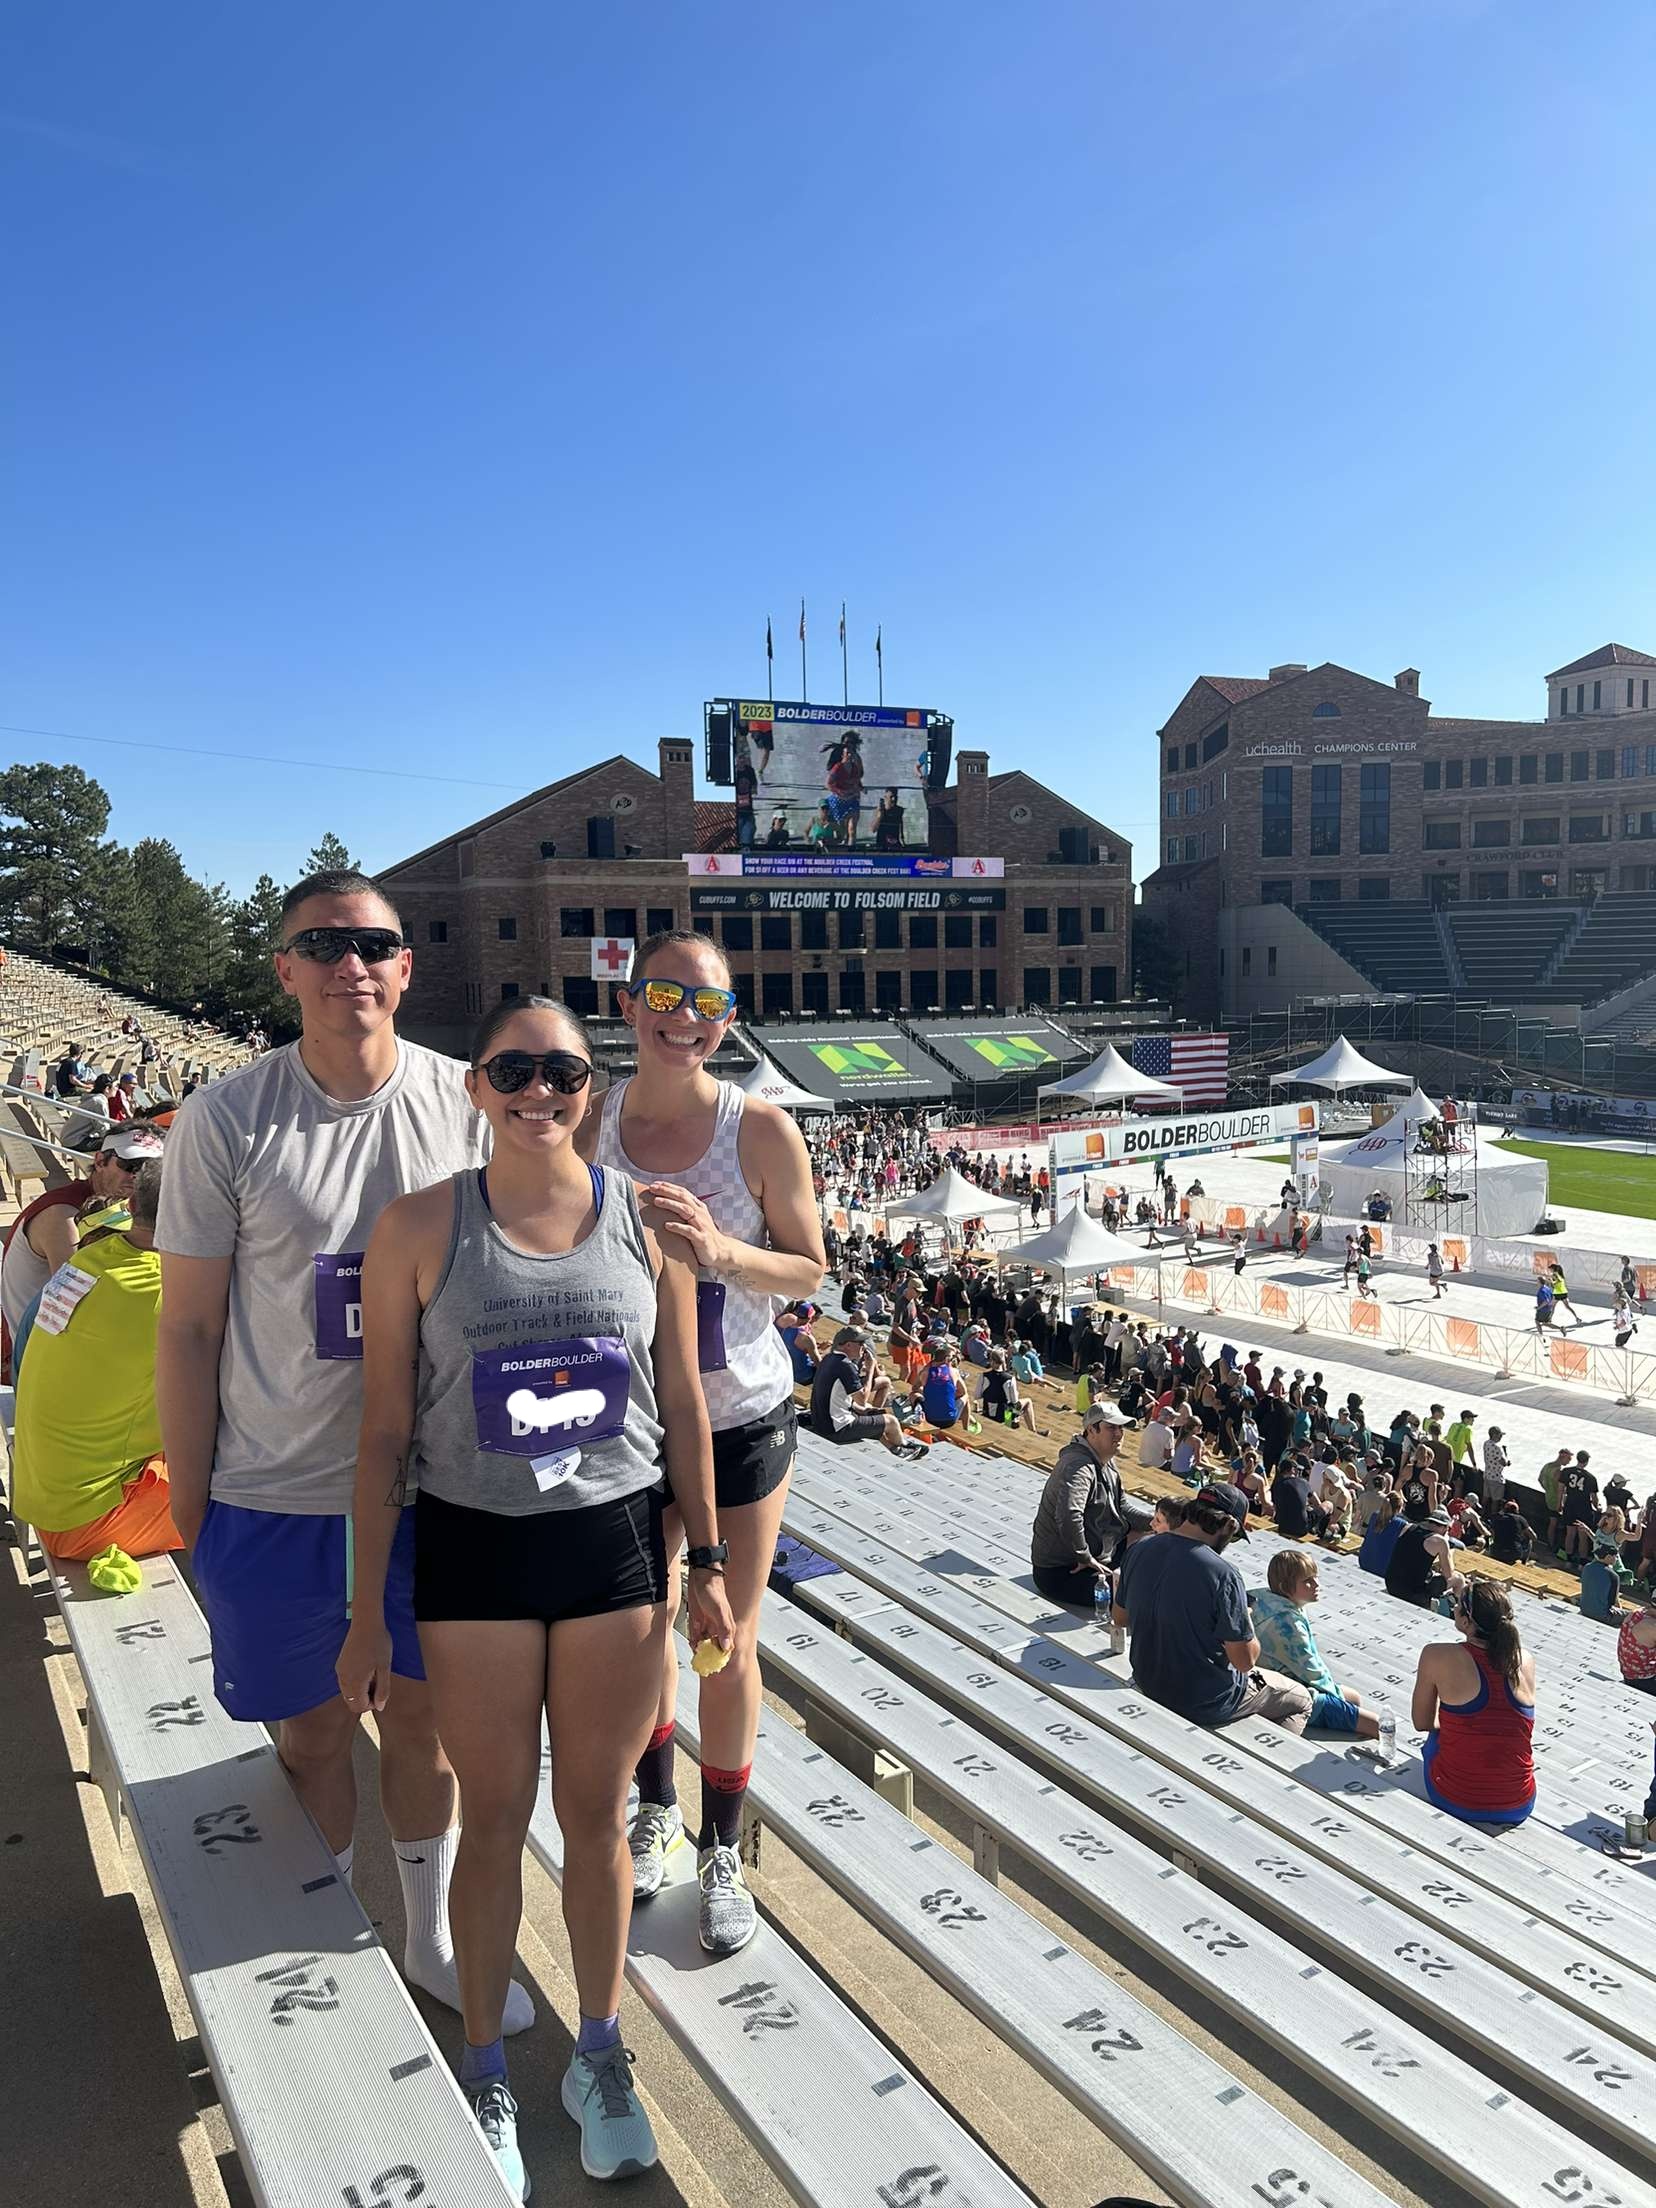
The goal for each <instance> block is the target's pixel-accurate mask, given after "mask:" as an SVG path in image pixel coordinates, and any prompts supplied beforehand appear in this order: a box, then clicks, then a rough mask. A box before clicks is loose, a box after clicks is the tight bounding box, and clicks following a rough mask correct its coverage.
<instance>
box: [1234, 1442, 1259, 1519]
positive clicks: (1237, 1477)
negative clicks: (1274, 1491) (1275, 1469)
mask: <svg viewBox="0 0 1656 2208" xmlns="http://www.w3.org/2000/svg"><path fill="white" fill-rule="evenodd" d="M1230 1470H1231V1478H1232V1480H1233V1481H1234V1482H1235V1484H1236V1485H1237V1487H1239V1488H1240V1489H1241V1491H1242V1493H1243V1495H1244V1496H1245V1497H1246V1498H1247V1504H1248V1508H1249V1509H1250V1510H1254V1511H1259V1512H1261V1513H1263V1512H1264V1511H1265V1509H1266V1508H1267V1507H1268V1506H1267V1504H1266V1500H1265V1496H1266V1486H1265V1468H1264V1466H1263V1465H1262V1464H1261V1463H1260V1461H1259V1452H1258V1450H1257V1449H1244V1450H1243V1451H1242V1453H1241V1455H1240V1456H1238V1457H1234V1458H1233V1459H1232V1460H1231V1468H1230Z"/></svg>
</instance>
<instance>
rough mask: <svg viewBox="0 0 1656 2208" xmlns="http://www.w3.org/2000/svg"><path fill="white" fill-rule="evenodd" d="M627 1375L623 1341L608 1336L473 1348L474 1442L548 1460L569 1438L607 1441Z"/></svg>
mask: <svg viewBox="0 0 1656 2208" xmlns="http://www.w3.org/2000/svg"><path fill="white" fill-rule="evenodd" d="M631 1373H632V1366H631V1363H630V1361H629V1359H628V1356H627V1345H626V1343H625V1342H624V1341H622V1340H621V1339H620V1338H619V1337H618V1336H616V1335H613V1334H597V1335H589V1336H584V1337H582V1338H580V1339H578V1340H575V1341H570V1342H510V1343H506V1344H504V1345H503V1346H501V1347H500V1348H498V1349H474V1350H473V1351H472V1409H473V1411H474V1413H475V1414H476V1419H477V1446H478V1447H479V1449H492V1450H494V1451H495V1452H496V1453H497V1454H499V1455H501V1456H507V1457H529V1458H538V1459H540V1460H541V1461H542V1462H543V1463H546V1464H548V1465H551V1464H552V1463H553V1462H554V1460H556V1459H557V1458H559V1457H560V1456H561V1455H563V1454H564V1453H566V1452H567V1451H568V1449H569V1448H570V1446H571V1445H572V1444H573V1445H576V1446H578V1447H581V1448H584V1447H585V1446H586V1445H587V1444H588V1443H590V1442H595V1441H613V1440H614V1439H615V1437H616V1435H617V1434H619V1433H620V1431H621V1429H622V1427H623V1425H624V1424H625V1423H626V1416H627V1390H628V1381H629V1379H630V1377H631Z"/></svg>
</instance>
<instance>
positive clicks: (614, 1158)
mask: <svg viewBox="0 0 1656 2208" xmlns="http://www.w3.org/2000/svg"><path fill="white" fill-rule="evenodd" d="M631 1085H632V1084H631V1081H630V1080H626V1081H618V1082H617V1083H616V1084H615V1086H614V1087H613V1088H611V1089H607V1090H606V1091H605V1092H604V1099H603V1105H602V1107H601V1116H600V1118H599V1122H598V1142H597V1159H598V1163H599V1164H600V1165H601V1166H605V1167H607V1168H609V1169H611V1170H612V1171H614V1172H617V1173H624V1174H627V1175H628V1176H629V1177H630V1178H631V1179H632V1180H633V1181H635V1182H636V1181H671V1182H673V1183H674V1185H675V1186H676V1187H679V1188H684V1189H688V1190H689V1191H690V1193H691V1195H692V1196H699V1197H700V1198H701V1200H702V1202H703V1203H704V1204H705V1205H706V1206H707V1209H708V1212H709V1214H710V1215H711V1217H712V1220H713V1224H714V1225H715V1226H716V1227H717V1228H718V1230H719V1232H720V1233H721V1234H727V1235H729V1236H730V1237H731V1239H732V1240H733V1241H737V1242H749V1243H752V1244H753V1245H754V1247H755V1248H756V1249H765V1248H767V1247H768V1246H769V1236H768V1234H767V1232H766V1228H765V1214H764V1209H763V1206H762V1205H761V1204H760V1202H759V1199H758V1197H757V1196H755V1195H754V1193H753V1191H752V1189H751V1188H749V1186H748V1184H747V1180H746V1178H745V1176H744V1175H743V1172H742V1161H741V1157H740V1155H739V1149H740V1138H741V1127H742V1113H743V1110H744V1108H745V1106H746V1103H747V1099H746V1097H745V1096H744V1095H743V1093H742V1091H741V1090H740V1089H739V1088H737V1087H736V1085H735V1083H734V1082H731V1081H721V1082H720V1083H719V1084H718V1089H719V1098H718V1104H717V1107H716V1109H715V1112H714V1116H713V1134H712V1138H711V1139H710V1141H709V1142H708V1145H707V1148H706V1149H705V1150H704V1151H703V1152H702V1154H701V1156H700V1157H699V1158H697V1159H696V1160H695V1161H694V1162H693V1163H692V1164H690V1165H686V1166H680V1167H678V1168H676V1169H675V1170H674V1171H672V1172H651V1171H650V1170H649V1169H648V1168H647V1167H645V1166H642V1165H639V1164H638V1163H637V1161H636V1160H635V1159H633V1158H630V1157H629V1156H628V1155H627V1153H626V1150H625V1149H624V1148H623V1146H622V1140H621V1121H622V1113H623V1111H624V1109H625V1100H626V1095H627V1091H628V1089H629V1088H630V1087H631ZM781 1301H782V1299H781V1298H780V1297H776V1296H768V1295H764V1294H762V1293H761V1292H760V1291H758V1290H757V1289H753V1288H744V1287H742V1286H740V1285H739V1284H738V1283H737V1282H735V1281H723V1280H716V1279H714V1278H713V1277H712V1276H711V1275H709V1274H705V1273H704V1274H702V1275H701V1276H700V1277H699V1278H698V1279H697V1282H696V1362H697V1364H698V1365H699V1367H700V1368H701V1382H702V1393H703V1395H704V1396H705V1397H706V1400H707V1416H708V1421H709V1423H710V1425H711V1426H712V1428H713V1431H714V1432H715V1433H716V1434H718V1433H727V1432H728V1431H729V1430H730V1429H731V1428H732V1427H735V1426H745V1425H748V1424H749V1423H751V1422H752V1421H753V1420H755V1419H761V1418H765V1417H768V1416H769V1414H770V1413H771V1412H772V1411H774V1410H775V1409H776V1407H777V1405H778V1404H779V1403H781V1402H783V1401H784V1400H785V1399H786V1398H787V1397H788V1396H789V1395H791V1393H792V1392H793V1366H792V1363H791V1361H790V1359H789V1356H788V1352H787V1349H786V1347H785V1345H784V1343H783V1340H782V1337H781V1335H780V1334H779V1333H778V1332H777V1331H776V1324H775V1321H776V1313H777V1311H778V1309H779V1308H780V1306H781Z"/></svg>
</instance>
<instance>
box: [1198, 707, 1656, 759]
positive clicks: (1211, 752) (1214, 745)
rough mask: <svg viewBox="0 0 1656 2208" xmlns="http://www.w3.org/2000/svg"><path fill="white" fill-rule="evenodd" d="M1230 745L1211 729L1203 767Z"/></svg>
mask: <svg viewBox="0 0 1656 2208" xmlns="http://www.w3.org/2000/svg"><path fill="white" fill-rule="evenodd" d="M1632 702H1633V701H1632V699H1631V698H1629V700H1628V703H1629V704H1630V705H1631V703H1632ZM1229 743H1230V725H1229V723H1228V722H1226V723H1225V724H1223V725H1222V726H1221V727H1219V728H1215V729H1211V730H1210V731H1209V732H1208V734H1207V735H1206V736H1204V737H1203V738H1202V763H1203V765H1204V766H1205V765H1206V764H1207V762H1208V760H1210V759H1217V758H1218V756H1219V754H1220V753H1221V752H1222V751H1223V750H1225V749H1226V747H1227V746H1228V745H1229Z"/></svg>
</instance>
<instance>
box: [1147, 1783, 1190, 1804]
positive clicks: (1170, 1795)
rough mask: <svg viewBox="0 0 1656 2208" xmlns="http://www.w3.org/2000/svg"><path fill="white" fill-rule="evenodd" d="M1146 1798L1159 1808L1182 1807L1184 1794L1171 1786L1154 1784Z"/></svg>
mask: <svg viewBox="0 0 1656 2208" xmlns="http://www.w3.org/2000/svg"><path fill="white" fill-rule="evenodd" d="M1145 1800H1146V1801H1149V1802H1154V1803H1155V1805H1156V1807H1157V1808H1158V1809H1182V1808H1183V1807H1184V1796H1183V1795H1182V1794H1181V1793H1179V1792H1178V1790H1177V1789H1176V1788H1175V1787H1171V1786H1153V1787H1152V1788H1151V1789H1150V1791H1149V1793H1148V1794H1147V1795H1146V1796H1145Z"/></svg>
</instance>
